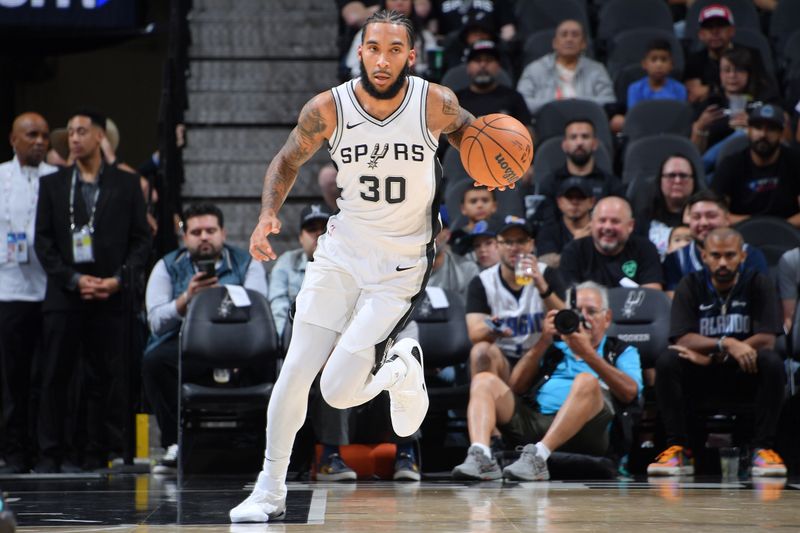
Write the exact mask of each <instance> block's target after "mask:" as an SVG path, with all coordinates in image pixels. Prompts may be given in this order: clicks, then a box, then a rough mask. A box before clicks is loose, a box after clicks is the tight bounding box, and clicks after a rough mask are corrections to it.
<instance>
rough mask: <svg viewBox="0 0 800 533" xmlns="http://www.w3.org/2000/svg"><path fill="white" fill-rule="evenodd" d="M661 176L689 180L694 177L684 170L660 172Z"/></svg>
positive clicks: (669, 178)
mask: <svg viewBox="0 0 800 533" xmlns="http://www.w3.org/2000/svg"><path fill="white" fill-rule="evenodd" d="M661 177H662V178H666V179H668V180H676V181H677V180H691V179H694V176H692V175H691V174H687V173H686V172H667V173H666V174H661Z"/></svg>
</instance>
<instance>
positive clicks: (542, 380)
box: [453, 282, 642, 481]
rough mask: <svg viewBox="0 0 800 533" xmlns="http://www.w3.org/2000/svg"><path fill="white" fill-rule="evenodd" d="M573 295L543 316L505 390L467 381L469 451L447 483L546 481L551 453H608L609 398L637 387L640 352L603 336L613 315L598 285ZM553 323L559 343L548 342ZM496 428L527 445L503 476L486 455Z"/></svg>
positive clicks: (493, 379) (490, 378) (493, 382)
mask: <svg viewBox="0 0 800 533" xmlns="http://www.w3.org/2000/svg"><path fill="white" fill-rule="evenodd" d="M573 290H574V292H575V295H574V300H573V299H571V301H572V302H574V304H573V305H571V309H570V310H562V311H555V310H551V311H550V312H548V313H547V318H546V319H545V321H544V327H543V330H542V334H541V337H540V338H539V340H538V341H537V342H536V344H534V345H533V346H532V347H531V348H530V349H529V350H528V351H527V352H525V354H524V355H523V356H522V358H521V359H520V360H519V362H518V363H517V365H516V366H515V367H514V370H513V372H512V373H511V379H510V380H509V383H508V384H506V383H504V382H503V381H502V380H501V379H499V378H498V377H497V376H496V375H494V374H491V373H489V372H482V373H480V374H478V375H476V376H474V377H473V378H472V386H471V389H470V399H469V407H468V409H467V421H468V426H469V435H470V441H471V443H472V445H471V446H470V448H469V451H468V452H467V459H466V460H465V461H464V463H462V464H460V465H458V466H457V467H455V468H454V469H453V477H455V478H457V479H477V480H489V479H499V478H500V477H501V476H502V477H505V478H506V479H516V480H525V481H535V480H546V479H549V478H550V474H549V472H548V470H547V458H548V457H549V456H550V453H551V452H552V451H555V450H556V449H563V450H565V451H572V452H578V453H587V454H592V455H603V454H605V453H606V451H607V449H608V445H609V422H611V420H612V417H613V414H614V407H613V401H612V398H613V399H615V400H617V401H618V402H620V403H621V404H628V403H630V402H632V401H633V400H635V399H636V398H637V397H638V395H639V392H640V391H641V389H642V372H641V366H640V363H639V352H638V350H637V349H636V348H635V347H633V346H629V345H627V344H625V343H623V342H621V341H619V340H617V339H616V338H614V337H607V336H606V331H607V329H608V327H609V325H610V324H611V311H610V310H609V309H608V293H607V291H606V289H605V288H604V287H602V286H600V285H598V284H596V283H594V282H585V283H582V284H580V285H578V286H577V287H576V288H575V289H573ZM573 290H571V291H570V292H572V291H573ZM557 317H558V318H557ZM556 324H558V328H560V333H561V340H558V339H556V338H554V337H555V335H556V334H557V333H559V331H558V330H557V325H556ZM576 326H577V329H576V330H574V331H573V332H572V333H567V331H569V330H571V329H572V328H573V327H576ZM495 425H496V426H497V427H498V429H499V430H500V432H501V433H502V434H503V437H504V438H505V439H506V441H507V442H509V443H510V444H525V443H528V444H526V445H525V447H524V448H523V450H522V456H521V457H520V459H519V460H518V461H516V462H515V463H513V464H511V465H509V466H507V467H506V468H505V469H503V471H502V472H501V471H500V467H499V466H498V464H497V462H496V461H495V459H494V458H493V457H492V455H491V452H490V450H489V439H490V435H491V431H492V428H494V427H495ZM532 442H535V443H536V444H535V445H534V444H530V443H532Z"/></svg>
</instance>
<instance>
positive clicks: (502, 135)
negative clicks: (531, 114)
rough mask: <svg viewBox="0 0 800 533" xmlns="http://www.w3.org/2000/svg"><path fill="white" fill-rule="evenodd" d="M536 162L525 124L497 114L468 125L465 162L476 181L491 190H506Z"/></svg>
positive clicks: (462, 160)
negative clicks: (496, 188)
mask: <svg viewBox="0 0 800 533" xmlns="http://www.w3.org/2000/svg"><path fill="white" fill-rule="evenodd" d="M532 161H533V143H532V142H531V136H530V134H529V133H528V129H527V128H526V127H525V126H523V124H522V122H520V121H519V120H517V119H515V118H514V117H510V116H508V115H503V114H502V113H493V114H491V115H486V116H484V117H479V118H477V119H475V121H474V122H473V123H472V124H470V125H469V126H467V130H466V131H465V132H464V136H463V137H462V139H461V163H462V164H463V165H464V169H465V170H466V171H467V173H468V174H469V175H470V177H471V178H472V179H474V180H475V181H477V182H478V183H480V184H481V185H486V186H487V187H506V186H508V185H510V184H512V183H514V182H515V181H517V180H518V179H520V178H521V177H522V175H523V174H524V173H525V171H526V170H528V167H530V166H531V162H532Z"/></svg>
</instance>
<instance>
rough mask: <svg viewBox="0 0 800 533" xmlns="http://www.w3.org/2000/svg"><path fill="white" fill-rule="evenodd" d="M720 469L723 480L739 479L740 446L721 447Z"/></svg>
mask: <svg viewBox="0 0 800 533" xmlns="http://www.w3.org/2000/svg"><path fill="white" fill-rule="evenodd" d="M719 469H720V472H721V473H722V479H723V480H727V481H734V480H737V479H739V448H736V447H725V448H720V449H719Z"/></svg>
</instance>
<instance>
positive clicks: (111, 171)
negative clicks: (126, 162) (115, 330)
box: [34, 166, 150, 311]
mask: <svg viewBox="0 0 800 533" xmlns="http://www.w3.org/2000/svg"><path fill="white" fill-rule="evenodd" d="M73 168H74V167H67V168H62V169H61V170H59V171H57V172H55V173H53V174H49V175H47V176H44V177H42V178H41V180H40V182H39V203H38V206H37V211H36V239H35V241H34V248H35V250H36V255H37V256H38V258H39V261H40V262H41V263H42V267H44V270H45V272H46V273H47V292H46V294H45V299H44V303H43V309H44V310H45V311H66V310H72V309H79V308H81V307H82V306H83V305H85V304H86V303H92V304H100V305H102V306H107V307H109V308H119V307H120V306H121V298H120V295H119V293H117V294H115V295H114V296H112V297H111V298H109V299H108V300H107V301H105V302H84V301H82V300H81V299H80V293H79V292H78V289H77V287H74V288H70V284H71V282H72V279H73V277H74V275H75V273H79V274H89V275H92V276H97V277H101V278H108V277H112V276H119V275H120V274H121V269H122V266H123V265H128V266H129V267H132V268H135V269H138V270H141V269H143V268H144V267H145V264H146V261H147V257H148V255H149V252H150V229H149V227H148V225H147V219H146V216H145V204H144V197H143V196H142V190H141V188H140V187H139V178H138V177H137V176H134V175H133V174H130V173H129V172H124V171H122V170H119V169H118V168H116V167H113V166H106V167H105V169H104V170H103V173H102V175H101V176H100V194H99V195H98V198H97V208H96V210H95V216H94V234H93V250H94V259H95V260H94V262H93V263H80V264H75V262H74V261H73V257H72V233H71V231H70V224H69V193H70V191H69V189H70V185H71V183H72V172H73ZM78 179H79V180H80V178H78ZM88 221H89V213H88V210H87V209H86V206H85V204H84V202H83V195H82V194H81V193H80V187H76V191H75V226H76V228H80V227H82V226H83V225H85V224H86V223H87V222H88Z"/></svg>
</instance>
